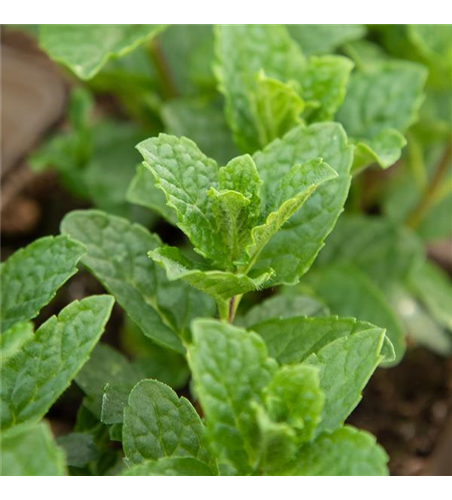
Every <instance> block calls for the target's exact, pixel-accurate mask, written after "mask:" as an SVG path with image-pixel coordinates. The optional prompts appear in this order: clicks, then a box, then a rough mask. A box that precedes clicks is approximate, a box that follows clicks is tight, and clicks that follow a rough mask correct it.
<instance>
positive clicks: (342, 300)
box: [308, 265, 406, 365]
mask: <svg viewBox="0 0 452 500" xmlns="http://www.w3.org/2000/svg"><path fill="white" fill-rule="evenodd" d="M308 279H309V281H308V282H309V283H310V284H311V285H312V287H313V288H314V290H315V291H316V292H317V294H318V295H319V296H320V297H322V298H323V299H324V300H325V302H326V303H327V304H328V306H329V308H330V309H331V312H333V313H335V314H339V315H340V316H353V317H356V318H358V319H360V320H363V321H369V322H371V323H373V324H376V325H378V326H380V327H382V328H386V332H387V335H388V338H389V340H390V341H391V343H392V345H393V346H394V351H395V359H393V360H390V359H386V361H385V365H393V364H397V363H398V362H399V361H400V360H401V358H402V357H403V354H404V353H405V348H406V341H405V332H404V330H403V326H402V324H401V323H400V319H399V318H398V317H397V315H396V314H395V312H394V310H393V308H392V307H391V303H390V302H389V301H388V299H387V298H386V296H385V294H384V293H383V292H382V291H381V290H380V289H379V288H378V287H377V286H376V285H375V284H374V283H373V282H372V281H371V280H370V279H369V278H368V276H367V275H366V274H365V273H363V272H362V271H360V270H359V269H358V268H356V267H355V266H352V265H345V266H339V265H337V266H331V267H326V268H325V269H322V270H320V271H319V272H315V273H312V274H310V276H309V278H308Z"/></svg>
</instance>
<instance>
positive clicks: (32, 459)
mask: <svg viewBox="0 0 452 500" xmlns="http://www.w3.org/2000/svg"><path fill="white" fill-rule="evenodd" d="M0 448H1V450H2V460H1V462H0V475H1V476H64V475H66V465H65V457H64V453H63V450H61V449H60V448H59V447H58V446H57V445H56V443H55V441H54V439H53V436H52V433H51V431H50V428H49V426H48V425H47V424H45V423H44V422H41V423H39V424H36V425H34V426H21V427H18V428H17V429H10V430H9V431H7V432H2V433H1V434H0Z"/></svg>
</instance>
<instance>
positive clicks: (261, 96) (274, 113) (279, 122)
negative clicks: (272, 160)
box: [250, 70, 305, 146]
mask: <svg viewBox="0 0 452 500" xmlns="http://www.w3.org/2000/svg"><path fill="white" fill-rule="evenodd" d="M255 79H256V82H255V91H254V93H253V95H252V96H250V106H251V108H252V112H253V114H254V120H255V122H256V123H255V126H256V129H257V132H258V134H259V144H260V145H261V146H265V145H266V144H268V143H269V142H271V141H272V140H274V139H277V138H278V137H281V136H282V135H284V134H285V133H286V132H288V131H289V130H290V129H292V128H293V127H295V126H296V125H299V124H300V123H301V121H302V120H301V113H302V112H303V110H304V109H305V101H304V100H303V99H302V98H301V97H300V95H299V94H298V92H297V85H296V84H295V82H292V81H290V82H289V83H284V82H281V81H279V80H276V79H275V78H269V77H267V76H266V75H265V72H264V71H263V70H261V71H260V72H259V73H257V75H256V77H255Z"/></svg>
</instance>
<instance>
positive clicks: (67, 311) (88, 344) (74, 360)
mask: <svg viewBox="0 0 452 500" xmlns="http://www.w3.org/2000/svg"><path fill="white" fill-rule="evenodd" d="M112 307H113V297H110V296H108V295H99V296H92V297H88V298H86V299H84V300H82V301H80V302H78V301H75V302H72V303H71V304H69V305H68V306H67V307H65V308H64V309H63V310H62V311H61V312H60V314H59V315H58V317H56V316H52V317H51V318H50V319H49V320H47V321H46V322H45V323H44V324H43V325H42V326H41V327H40V328H38V330H37V331H36V333H35V335H34V338H33V339H32V340H30V341H29V342H28V343H26V344H25V346H24V348H23V350H22V351H20V352H18V353H17V354H16V355H15V356H13V357H12V358H10V359H9V360H7V362H6V363H4V364H2V367H1V380H2V384H1V388H0V394H1V405H2V407H1V408H2V412H1V423H2V428H3V429H8V428H9V427H12V426H14V425H18V424H21V423H23V422H36V421H38V420H39V419H40V418H42V417H43V416H44V415H45V414H46V413H47V411H48V410H49V408H50V407H51V406H52V404H53V403H54V402H55V401H56V400H57V399H58V397H59V396H60V395H61V394H62V393H63V391H64V390H65V389H66V388H67V387H68V386H69V384H70V382H71V380H72V379H73V378H74V377H75V376H76V374H77V373H78V371H79V370H80V369H81V367H82V366H83V365H84V363H86V361H87V360H88V358H89V355H90V353H91V351H92V349H93V348H94V346H95V344H96V343H97V341H98V340H99V338H100V336H101V335H102V333H103V331H104V327H105V324H106V322H107V320H108V318H109V316H110V312H111V309H112Z"/></svg>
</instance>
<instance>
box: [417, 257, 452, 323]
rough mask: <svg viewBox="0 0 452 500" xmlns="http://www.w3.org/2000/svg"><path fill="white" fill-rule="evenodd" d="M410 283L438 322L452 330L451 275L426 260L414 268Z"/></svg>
mask: <svg viewBox="0 0 452 500" xmlns="http://www.w3.org/2000/svg"><path fill="white" fill-rule="evenodd" d="M409 284H410V285H411V289H412V290H413V292H414V293H415V295H416V296H417V297H418V298H419V299H420V300H421V301H422V302H423V303H424V304H425V306H426V307H427V309H428V310H429V312H430V313H431V315H432V316H433V317H434V318H435V319H436V320H437V321H438V323H440V324H441V325H442V326H444V327H445V328H448V329H449V330H451V331H452V307H451V297H452V283H451V280H450V278H449V276H448V275H447V274H446V273H445V272H444V271H443V270H442V269H441V268H440V267H438V266H436V265H435V264H434V263H433V262H428V261H426V262H425V263H424V264H423V265H422V266H419V267H417V268H415V269H413V272H412V273H411V275H410V276H409Z"/></svg>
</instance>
